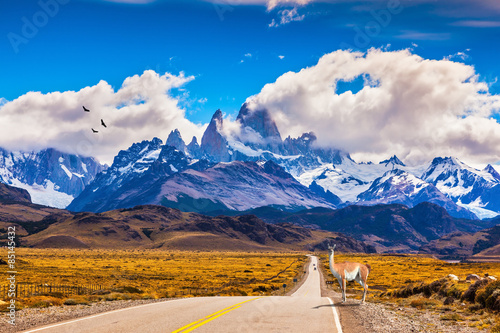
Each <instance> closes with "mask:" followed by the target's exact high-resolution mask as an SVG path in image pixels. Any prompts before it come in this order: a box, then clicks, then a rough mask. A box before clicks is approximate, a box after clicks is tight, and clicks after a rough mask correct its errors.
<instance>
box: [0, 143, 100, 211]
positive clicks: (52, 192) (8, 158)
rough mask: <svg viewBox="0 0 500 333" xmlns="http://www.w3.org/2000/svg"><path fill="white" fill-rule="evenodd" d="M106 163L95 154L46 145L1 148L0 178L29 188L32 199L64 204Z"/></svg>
mask: <svg viewBox="0 0 500 333" xmlns="http://www.w3.org/2000/svg"><path fill="white" fill-rule="evenodd" d="M103 169H104V166H102V165H101V164H99V163H98V162H97V161H96V160H95V159H94V158H92V157H82V156H77V155H71V154H66V153H62V152H60V151H57V150H56V149H52V148H49V149H45V150H42V151H38V152H11V151H7V150H5V149H2V148H0V182H2V183H5V184H8V185H12V186H15V187H19V188H23V189H26V190H27V191H28V192H29V194H30V196H31V199H32V201H33V203H37V204H41V205H46V206H52V207H57V208H65V207H66V206H67V205H68V204H69V203H70V202H71V201H72V200H73V199H74V198H75V197H77V196H78V195H79V194H80V193H81V192H82V191H83V189H84V188H85V186H86V185H88V184H89V183H90V182H92V181H93V180H94V177H95V176H96V174H97V173H99V172H100V171H102V170H103Z"/></svg>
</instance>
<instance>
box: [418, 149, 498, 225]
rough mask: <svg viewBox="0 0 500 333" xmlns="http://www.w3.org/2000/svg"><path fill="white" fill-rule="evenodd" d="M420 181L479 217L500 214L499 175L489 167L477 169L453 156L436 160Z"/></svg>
mask: <svg viewBox="0 0 500 333" xmlns="http://www.w3.org/2000/svg"><path fill="white" fill-rule="evenodd" d="M421 178H422V179H423V180H425V181H426V182H429V183H431V184H433V185H435V186H436V187H437V188H438V189H439V190H440V191H441V192H443V193H444V194H446V195H447V196H448V197H449V198H451V199H452V200H453V201H455V202H456V203H457V204H458V205H460V206H462V207H465V208H467V209H469V210H470V211H472V212H475V213H476V214H477V215H478V216H481V217H494V216H496V215H498V214H497V213H498V212H500V175H499V174H498V172H497V171H496V170H495V169H494V168H493V167H492V166H491V165H488V166H487V167H486V168H485V169H484V170H477V169H475V168H472V167H470V166H468V165H466V164H465V163H463V162H462V161H460V160H459V159H457V158H454V157H446V158H441V157H437V158H435V159H434V160H433V161H432V163H431V164H430V165H429V167H428V169H427V170H426V171H425V172H424V173H423V174H422V176H421Z"/></svg>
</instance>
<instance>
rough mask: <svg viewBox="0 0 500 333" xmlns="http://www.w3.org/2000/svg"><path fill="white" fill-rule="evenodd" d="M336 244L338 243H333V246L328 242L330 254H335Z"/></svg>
mask: <svg viewBox="0 0 500 333" xmlns="http://www.w3.org/2000/svg"><path fill="white" fill-rule="evenodd" d="M335 246H337V244H333V246H332V244H330V243H328V254H329V255H332V254H333V250H335Z"/></svg>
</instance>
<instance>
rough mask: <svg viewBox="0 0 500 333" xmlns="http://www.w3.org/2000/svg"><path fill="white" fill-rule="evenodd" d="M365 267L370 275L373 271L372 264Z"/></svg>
mask: <svg viewBox="0 0 500 333" xmlns="http://www.w3.org/2000/svg"><path fill="white" fill-rule="evenodd" d="M365 266H366V267H367V268H368V273H370V272H371V270H372V266H370V264H365Z"/></svg>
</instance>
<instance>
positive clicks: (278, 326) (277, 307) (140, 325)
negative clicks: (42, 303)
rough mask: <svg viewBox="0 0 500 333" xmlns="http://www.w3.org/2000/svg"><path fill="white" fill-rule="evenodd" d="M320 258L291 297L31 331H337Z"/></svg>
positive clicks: (128, 314) (182, 303) (164, 309)
mask: <svg viewBox="0 0 500 333" xmlns="http://www.w3.org/2000/svg"><path fill="white" fill-rule="evenodd" d="M314 265H316V266H317V258H316V257H311V261H310V264H309V267H308V269H309V274H308V277H307V279H306V281H305V282H304V284H303V285H302V286H301V287H300V288H299V289H298V290H297V291H296V292H295V293H294V294H293V295H292V296H266V297H243V296H241V297H239V296H234V297H196V298H186V299H180V300H172V301H166V302H161V303H151V304H147V305H142V306H138V307H133V308H127V309H121V310H117V311H112V312H106V313H102V314H98V315H94V316H90V317H84V318H80V319H76V320H72V321H67V322H62V323H59V324H53V325H48V326H45V327H41V328H38V329H33V330H30V331H27V332H41V333H49V332H50V333H60V332H65V333H66V332H71V333H83V332H85V333H87V332H89V333H90V332H92V333H104V332H113V333H116V332H120V333H122V332H123V333H127V332H134V333H135V332H141V333H146V332H151V333H152V332H155V333H156V332H173V333H174V332H175V333H181V332H183V333H186V332H191V331H195V332H200V333H201V332H217V333H219V332H220V333H223V332H231V333H234V332H262V333H264V332H301V333H304V332H321V333H324V332H338V331H337V329H336V327H340V325H338V326H337V325H336V321H337V323H338V316H337V317H336V318H335V316H336V309H335V308H334V307H333V306H332V305H331V301H330V300H329V299H328V298H326V297H321V291H320V277H319V272H318V271H317V270H314Z"/></svg>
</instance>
